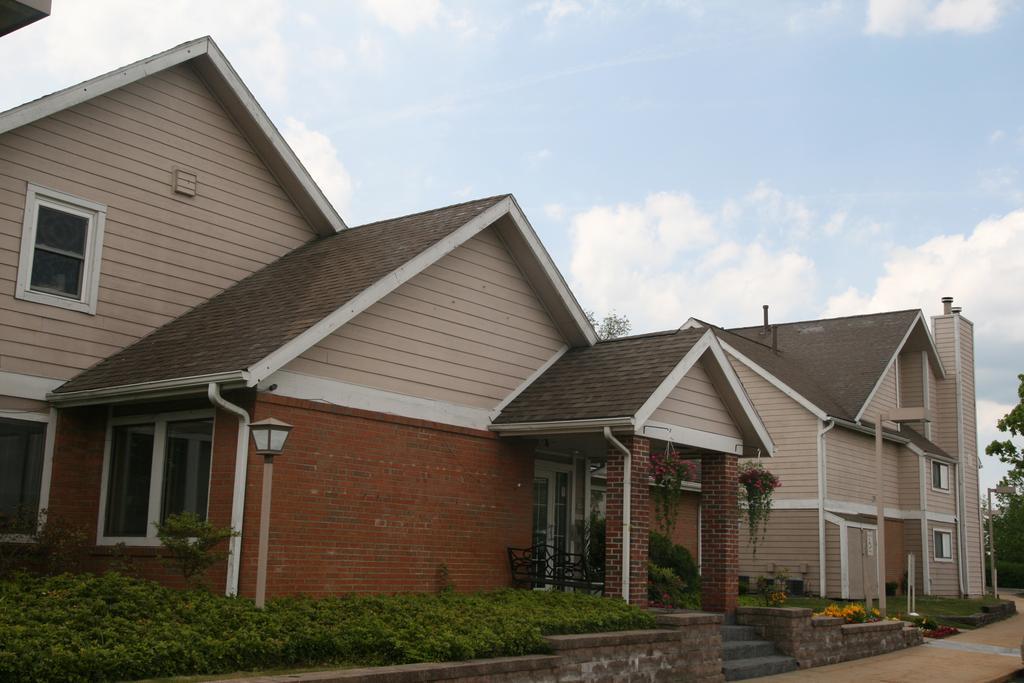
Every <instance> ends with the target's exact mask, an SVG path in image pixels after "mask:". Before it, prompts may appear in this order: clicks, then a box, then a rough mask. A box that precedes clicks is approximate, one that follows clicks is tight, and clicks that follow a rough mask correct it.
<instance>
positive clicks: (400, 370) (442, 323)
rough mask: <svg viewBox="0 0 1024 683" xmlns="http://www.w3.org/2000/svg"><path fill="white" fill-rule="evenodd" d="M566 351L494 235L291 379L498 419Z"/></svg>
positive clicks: (393, 297) (341, 334)
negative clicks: (505, 404)
mask: <svg viewBox="0 0 1024 683" xmlns="http://www.w3.org/2000/svg"><path fill="white" fill-rule="evenodd" d="M564 344H565V342H564V341H563V339H562V338H561V336H560V334H559V332H558V331H557V329H556V328H555V327H554V324H553V323H552V321H551V319H550V318H549V316H548V314H547V312H546V311H545V310H544V307H543V306H542V305H541V303H540V300H539V299H538V298H537V296H536V295H535V294H534V293H533V290H532V289H531V288H530V285H529V283H528V282H527V281H526V279H525V277H524V276H523V275H522V273H521V272H520V271H519V268H518V266H517V265H516V264H515V262H514V261H513V260H512V257H511V256H510V255H509V253H508V250H507V249H506V247H505V245H504V244H503V243H502V242H501V239H500V238H499V237H498V236H497V234H496V233H495V232H494V231H493V230H492V229H488V230H485V231H484V232H483V233H481V234H479V235H477V236H476V237H474V238H473V239H471V240H470V241H469V242H467V243H466V244H464V245H462V246H460V247H459V248H458V249H456V250H455V251H453V252H452V253H451V254H449V255H448V256H446V257H444V258H443V259H441V260H440V261H439V262H438V263H436V264H434V265H432V266H430V267H429V268H427V269H426V270H425V271H424V272H422V273H420V274H419V275H417V276H416V277H414V278H412V279H411V280H410V281H409V282H407V283H405V284H404V285H402V286H401V287H399V288H398V289H397V290H395V291H394V292H392V293H391V294H389V295H387V296H385V297H384V298H383V299H381V301H379V302H378V303H376V304H374V305H373V306H371V307H370V308H369V309H367V310H366V311H364V312H363V313H361V314H359V315H358V316H356V317H355V318H354V319H353V320H352V321H350V322H348V323H346V324H345V325H343V326H342V327H341V328H340V329H339V330H337V331H336V332H335V333H334V334H332V335H330V336H329V337H327V338H326V339H324V340H323V341H322V342H320V343H319V344H317V345H316V346H315V347H313V348H311V349H310V350H309V351H307V352H306V353H304V354H302V355H301V356H300V357H299V358H297V359H295V360H294V361H292V362H291V363H289V364H288V365H287V366H286V367H285V369H286V370H289V371H292V372H298V373H302V374H307V375H313V376H317V377H324V378H328V379H334V380H339V381H343V382H349V383H352V384H358V385H361V386H367V387H372V388H374V389H382V390H384V391H391V392H395V393H399V394H404V395H408V396H416V397H420V398H429V399H437V400H441V401H445V402H448V403H454V404H457V405H464V406H471V407H477V408H487V409H492V408H494V407H496V406H497V405H498V404H499V403H500V402H501V401H502V400H503V399H504V398H505V397H506V396H508V395H509V394H510V393H511V392H512V390H514V389H516V388H517V387H518V386H519V385H520V384H522V382H523V381H524V380H525V379H526V378H528V377H529V376H530V375H531V374H533V373H534V372H535V371H536V370H537V369H538V368H540V366H541V365H543V364H544V363H545V362H546V361H547V360H548V359H550V358H551V357H552V356H553V355H554V354H555V353H556V352H557V351H558V350H559V349H560V348H562V347H563V346H564Z"/></svg>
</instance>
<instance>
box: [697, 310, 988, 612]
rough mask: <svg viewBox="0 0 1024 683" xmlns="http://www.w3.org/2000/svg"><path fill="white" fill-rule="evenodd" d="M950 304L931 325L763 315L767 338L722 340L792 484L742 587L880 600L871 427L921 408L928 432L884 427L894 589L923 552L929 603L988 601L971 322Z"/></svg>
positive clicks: (746, 557) (919, 570) (749, 331)
mask: <svg viewBox="0 0 1024 683" xmlns="http://www.w3.org/2000/svg"><path fill="white" fill-rule="evenodd" d="M943 306H944V309H943V311H942V313H941V314H940V315H936V316H934V317H932V319H931V326H930V327H929V325H928V323H927V321H926V319H925V316H924V314H923V313H922V312H921V311H919V310H908V311H896V312H890V313H880V314H875V315H861V316H852V317H846V318H834V319H826V320H811V321H804V322H797V323H784V324H778V325H775V326H769V325H768V321H767V310H766V312H765V323H764V325H762V326H758V327H748V328H738V329H732V330H724V329H719V328H715V329H716V332H717V334H718V336H719V339H720V341H721V343H722V347H723V348H724V349H725V351H726V353H727V355H728V356H729V359H730V361H731V363H732V365H733V367H734V368H735V369H736V372H737V374H738V375H739V376H740V378H741V380H742V382H743V386H744V388H745V389H746V391H747V393H748V394H749V395H750V398H751V400H752V402H753V403H754V406H755V407H756V409H757V411H758V413H759V414H760V415H761V417H762V419H763V420H764V422H765V425H766V426H767V427H768V431H769V433H770V434H771V438H772V440H773V441H774V443H775V444H776V451H775V455H774V457H773V458H772V459H771V460H770V461H765V463H766V465H767V467H768V469H770V470H771V471H773V472H774V473H776V474H777V475H779V477H780V478H781V480H782V487H781V488H779V489H778V490H776V492H775V497H774V500H775V506H774V511H773V513H772V516H771V520H770V524H769V527H768V532H767V538H766V540H765V541H764V542H763V543H762V544H761V545H760V546H759V549H758V551H757V554H756V557H754V555H753V553H752V551H751V548H750V546H749V544H747V543H743V544H742V547H741V560H740V575H741V576H747V577H750V580H751V581H752V582H753V581H754V580H755V579H756V578H757V577H759V576H765V575H770V574H772V573H773V572H775V571H781V572H782V573H785V574H787V575H788V576H789V577H790V579H793V580H798V581H802V584H803V588H804V590H805V591H806V592H808V593H812V594H823V595H827V596H830V597H837V598H862V597H864V592H865V589H867V590H868V591H870V594H871V595H874V594H875V593H877V589H876V588H875V586H876V585H877V584H876V579H875V577H876V574H875V566H876V564H875V559H876V558H875V556H874V550H875V544H874V540H875V536H874V533H875V529H876V507H875V491H876V480H875V444H874V437H873V434H874V432H873V425H874V422H875V420H876V418H877V416H878V414H879V413H880V412H884V411H886V410H888V409H890V408H894V407H897V406H901V407H919V406H925V407H927V408H928V409H929V411H930V415H931V421H930V422H928V423H924V424H912V425H896V424H892V423H889V424H885V423H883V427H884V428H885V431H884V434H885V435H884V472H885V475H884V506H885V517H886V529H885V532H886V533H885V563H884V566H885V579H886V581H888V582H902V581H903V576H904V573H905V572H906V570H907V564H908V560H907V555H908V554H910V553H913V554H914V556H915V563H916V565H915V566H916V572H915V577H914V581H915V584H916V587H917V590H918V591H919V592H921V593H924V594H935V595H970V596H976V595H980V594H982V593H983V592H984V590H985V577H984V575H983V574H984V572H983V548H982V542H983V541H982V534H981V514H980V509H979V499H978V496H979V494H978V468H979V466H980V461H979V459H978V452H977V428H976V408H975V389H974V335H973V324H972V323H971V321H969V320H968V319H967V318H965V317H964V316H963V315H962V314H961V311H960V309H959V308H954V307H953V306H952V299H949V298H947V299H944V300H943ZM688 324H689V325H703V323H700V322H699V321H691V322H690V323H688ZM741 533H745V532H741Z"/></svg>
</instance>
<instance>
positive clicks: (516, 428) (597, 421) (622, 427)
mask: <svg viewBox="0 0 1024 683" xmlns="http://www.w3.org/2000/svg"><path fill="white" fill-rule="evenodd" d="M604 427H612V428H613V429H615V430H616V431H632V430H633V418H631V417H596V418H592V419H585V420H560V421H548V422H514V423H509V424H492V425H491V426H490V427H489V429H490V430H491V431H492V432H497V433H498V434H501V435H503V436H518V435H523V434H580V433H587V432H599V431H601V430H602V429H603V428H604Z"/></svg>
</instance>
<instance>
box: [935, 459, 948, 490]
mask: <svg viewBox="0 0 1024 683" xmlns="http://www.w3.org/2000/svg"><path fill="white" fill-rule="evenodd" d="M932 488H933V489H935V490H936V491H947V492H948V491H949V465H947V464H945V463H942V462H937V461H934V460H933V461H932Z"/></svg>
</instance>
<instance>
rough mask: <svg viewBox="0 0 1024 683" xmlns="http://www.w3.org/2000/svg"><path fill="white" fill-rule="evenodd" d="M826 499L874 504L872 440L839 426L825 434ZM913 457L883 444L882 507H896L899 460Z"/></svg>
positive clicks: (890, 444)
mask: <svg viewBox="0 0 1024 683" xmlns="http://www.w3.org/2000/svg"><path fill="white" fill-rule="evenodd" d="M825 439H826V445H827V451H826V454H827V455H826V458H827V460H826V470H827V473H828V485H827V487H826V489H827V491H828V497H829V499H831V500H844V501H850V502H854V503H866V504H871V505H873V504H874V495H875V440H874V438H873V437H871V436H869V435H867V434H861V433H860V432H855V431H852V430H849V429H843V428H842V427H836V428H835V429H832V430H831V431H829V432H828V433H827V434H826V435H825ZM900 457H908V458H909V457H913V456H912V454H911V453H910V451H908V450H906V449H905V448H901V447H900V446H897V445H895V444H893V443H890V442H888V441H887V442H885V443H884V444H883V452H882V479H883V493H884V497H885V505H886V506H887V507H899V505H900V499H899V460H898V458H900Z"/></svg>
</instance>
